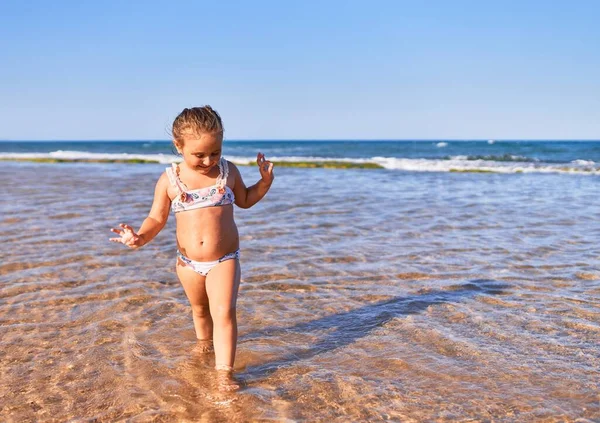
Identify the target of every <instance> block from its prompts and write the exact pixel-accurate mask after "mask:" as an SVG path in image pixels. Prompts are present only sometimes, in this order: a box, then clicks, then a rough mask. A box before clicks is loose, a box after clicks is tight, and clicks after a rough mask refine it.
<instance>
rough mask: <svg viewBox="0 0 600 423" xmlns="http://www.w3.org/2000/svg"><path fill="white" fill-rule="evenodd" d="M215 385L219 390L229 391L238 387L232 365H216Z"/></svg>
mask: <svg viewBox="0 0 600 423" xmlns="http://www.w3.org/2000/svg"><path fill="white" fill-rule="evenodd" d="M216 369H217V387H218V389H219V391H221V392H231V391H237V390H238V389H240V387H241V385H240V383H239V382H238V381H236V380H235V379H234V377H233V367H230V366H224V365H217V366H216Z"/></svg>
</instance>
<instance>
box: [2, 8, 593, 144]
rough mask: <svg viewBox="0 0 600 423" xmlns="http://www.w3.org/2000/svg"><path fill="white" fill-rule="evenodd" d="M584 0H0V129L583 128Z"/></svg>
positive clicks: (436, 131) (304, 135) (286, 134)
mask: <svg viewBox="0 0 600 423" xmlns="http://www.w3.org/2000/svg"><path fill="white" fill-rule="evenodd" d="M598 22H600V2H598V1H573V2H567V1H559V2H553V1H547V0H545V1H527V0H521V1H508V0H506V1H481V0H479V1H460V0H455V1H447V0H440V1H434V0H432V1H427V2H416V1H376V0H374V1H371V2H365V1H360V2H359V1H319V2H317V1H302V2H287V1H245V2H241V1H224V2H217V1H207V2H202V1H179V2H178V1H172V2H166V1H164V2H159V1H152V0H148V1H119V2H117V1H86V0H78V1H60V0H59V1H57V2H51V1H21V0H19V1H13V0H0V58H1V59H0V61H1V64H0V139H17V140H18V139H167V138H168V135H167V133H166V130H167V128H168V127H169V126H170V124H171V122H172V120H173V118H174V117H175V116H176V115H177V114H178V113H179V112H180V111H181V110H182V109H183V108H184V107H190V106H194V105H202V104H210V105H211V106H213V107H214V108H215V109H216V110H218V111H219V112H220V113H221V115H222V117H223V119H224V123H225V128H226V136H227V138H229V139H332V138H333V139H348V138H349V139H432V138H433V139H436V138H442V139H489V138H495V139H600V25H599V24H598Z"/></svg>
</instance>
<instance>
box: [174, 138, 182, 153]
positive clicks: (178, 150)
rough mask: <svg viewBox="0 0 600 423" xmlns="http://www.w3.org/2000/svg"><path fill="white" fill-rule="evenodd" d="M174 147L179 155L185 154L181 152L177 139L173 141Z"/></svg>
mask: <svg viewBox="0 0 600 423" xmlns="http://www.w3.org/2000/svg"><path fill="white" fill-rule="evenodd" d="M173 145H174V146H175V149H176V150H177V152H178V153H179V154H183V152H182V151H181V145H180V144H179V143H178V142H177V140H176V139H173Z"/></svg>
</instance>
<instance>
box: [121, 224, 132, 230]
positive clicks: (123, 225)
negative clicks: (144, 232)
mask: <svg viewBox="0 0 600 423" xmlns="http://www.w3.org/2000/svg"><path fill="white" fill-rule="evenodd" d="M120 226H121V227H122V228H123V229H125V230H126V231H130V232H133V228H132V227H131V226H129V225H126V224H125V223H121V225H120Z"/></svg>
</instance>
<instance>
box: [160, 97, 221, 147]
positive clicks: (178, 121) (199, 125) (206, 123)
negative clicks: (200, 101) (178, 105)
mask: <svg viewBox="0 0 600 423" xmlns="http://www.w3.org/2000/svg"><path fill="white" fill-rule="evenodd" d="M201 133H209V134H214V133H217V134H218V133H220V134H223V122H222V121H221V116H219V114H218V113H217V112H216V111H214V110H213V109H212V107H210V106H202V107H192V108H190V109H188V108H185V109H183V111H182V112H181V113H179V115H178V116H177V117H176V118H175V120H174V121H173V130H172V135H173V141H174V142H175V143H176V144H180V145H183V138H184V136H185V135H190V134H201Z"/></svg>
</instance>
